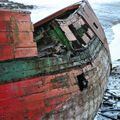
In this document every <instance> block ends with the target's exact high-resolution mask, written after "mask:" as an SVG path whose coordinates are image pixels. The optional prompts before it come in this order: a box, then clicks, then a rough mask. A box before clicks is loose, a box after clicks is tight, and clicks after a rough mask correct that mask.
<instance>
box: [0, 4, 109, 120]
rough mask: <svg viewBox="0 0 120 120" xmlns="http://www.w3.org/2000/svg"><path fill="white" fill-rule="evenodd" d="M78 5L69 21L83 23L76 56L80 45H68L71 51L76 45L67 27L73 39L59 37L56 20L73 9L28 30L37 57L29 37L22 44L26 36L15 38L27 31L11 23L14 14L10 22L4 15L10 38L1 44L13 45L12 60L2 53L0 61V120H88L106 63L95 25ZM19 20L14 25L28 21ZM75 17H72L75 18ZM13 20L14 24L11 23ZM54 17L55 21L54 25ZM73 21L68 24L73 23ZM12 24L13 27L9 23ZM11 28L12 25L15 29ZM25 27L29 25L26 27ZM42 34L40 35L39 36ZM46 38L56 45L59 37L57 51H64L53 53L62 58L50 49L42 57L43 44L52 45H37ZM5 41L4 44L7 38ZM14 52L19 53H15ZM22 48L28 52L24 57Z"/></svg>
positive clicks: (105, 48)
mask: <svg viewBox="0 0 120 120" xmlns="http://www.w3.org/2000/svg"><path fill="white" fill-rule="evenodd" d="M81 4H84V6H83V7H82V8H81V7H80V10H79V11H78V13H77V14H75V16H77V18H79V17H81V16H82V19H83V21H82V25H83V26H84V24H88V26H87V27H88V29H87V30H85V29H83V28H82V31H81V33H82V35H83V36H81V37H82V40H83V41H81V39H80V41H79V42H82V43H84V45H85V47H83V48H82V49H81V48H80V49H81V50H80V51H78V48H79V47H81V45H80V46H78V45H77V50H76V46H74V47H75V49H73V48H74V47H73V46H72V47H71V44H72V42H74V41H77V40H73V39H76V38H78V39H79V37H78V36H77V35H76V33H74V31H72V32H71V31H70V29H68V27H67V30H68V31H69V33H71V34H72V33H74V34H75V35H74V34H72V35H71V34H70V35H69V34H67V33H66V34H64V33H65V32H66V28H65V27H63V24H61V20H62V23H63V22H65V21H64V20H63V19H61V17H60V18H59V17H57V16H59V15H61V14H62V13H64V12H66V11H71V10H72V11H73V10H76V9H77V8H78V7H79V5H73V6H71V7H68V8H65V9H63V10H61V11H59V12H57V13H55V14H54V15H52V16H49V17H48V18H45V19H43V20H42V21H40V22H38V23H36V24H35V25H34V28H35V32H34V35H35V40H36V43H37V49H38V52H40V54H38V56H39V57H37V53H36V44H35V43H34V42H33V41H31V40H32V37H30V39H28V40H27V41H24V40H23V38H24V37H25V36H26V35H22V37H20V36H21V35H20V34H24V33H26V31H27V30H24V29H23V28H24V27H23V28H22V27H20V26H19V24H18V23H17V20H16V19H17V18H16V15H18V13H17V14H16V13H14V14H15V15H13V14H12V17H11V15H10V16H9V17H10V18H12V19H10V21H11V22H10V24H9V25H10V26H12V27H10V30H9V31H12V34H11V32H9V35H11V36H12V43H11V42H10V43H7V45H8V46H10V47H11V46H13V48H14V52H13V50H12V52H11V53H12V54H13V55H12V56H10V54H9V55H8V56H7V57H6V55H5V53H3V54H2V55H1V56H0V120H16V119H18V120H26V119H27V120H42V119H43V120H70V119H71V120H93V118H94V116H95V114H96V111H97V110H98V107H99V105H100V102H101V101H102V97H103V93H104V90H105V87H106V83H107V79H108V76H109V73H110V69H111V68H110V67H111V66H110V64H111V61H110V55H109V48H108V44H107V41H106V38H105V35H104V32H103V30H102V28H101V26H100V23H99V22H98V20H97V18H96V16H95V15H94V13H93V11H92V9H91V8H90V6H89V4H88V3H86V2H85V3H84V2H83V3H81ZM83 8H84V9H83ZM72 13H73V12H72ZM88 13H89V14H90V15H89V16H88ZM22 14H24V13H22ZM19 15H20V18H21V21H22V20H23V21H22V22H21V21H20V22H19V23H24V24H25V21H27V23H28V21H29V18H28V16H26V15H25V14H24V15H21V14H19ZM25 16H26V17H25ZM75 16H74V15H73V16H72V17H73V18H75ZM9 17H7V18H9ZM14 17H15V18H16V19H13V18H14ZM54 18H57V19H56V20H55V21H54ZM73 18H71V16H70V17H68V20H71V21H72V20H73ZM19 20H20V19H19ZM74 20H76V18H75V19H74ZM74 20H73V21H72V22H75V21H74ZM80 20H81V19H80ZM13 21H14V22H15V23H16V24H13V23H14V22H13ZM56 21H57V24H56ZM72 22H71V23H70V25H71V24H72ZM78 23H79V22H78ZM78 23H76V24H78ZM67 24H68V25H69V23H67ZM80 24H81V23H80ZM96 24H97V25H96ZM49 25H50V26H49ZM78 25H79V24H78ZM16 26H18V27H17V29H16ZM28 26H30V24H29V23H28ZM58 26H59V27H58ZM97 26H98V27H99V28H97ZM19 27H20V28H19ZM51 27H52V29H50V28H51ZM60 27H61V28H60ZM72 27H73V26H72ZM77 27H78V26H77ZM84 27H85V26H84ZM18 28H19V29H18ZM46 28H47V30H46ZM70 28H71V26H70ZM21 29H22V30H21ZM29 29H30V30H28V31H27V33H28V35H29V34H31V32H32V31H33V30H32V29H31V27H29ZM43 29H45V30H46V31H45V32H44V30H43ZM39 30H41V31H39ZM79 30H81V28H80V29H79ZM83 30H84V31H83ZM36 32H37V33H36ZM38 32H39V35H38ZM56 32H57V34H56ZM77 32H78V31H77ZM46 33H50V34H47V36H48V35H49V36H48V37H47V38H50V37H52V39H55V40H56V39H57V40H61V37H62V40H61V41H59V42H61V43H62V44H64V46H66V47H65V48H64V49H63V47H64V46H62V48H60V50H61V51H64V52H61V51H60V53H59V54H64V55H59V54H58V52H54V51H55V50H54V51H52V53H54V54H52V55H51V50H50V51H48V53H49V54H48V53H47V52H46V50H48V49H49V48H50V47H49V44H50V46H52V45H51V43H54V42H51V43H50V42H48V43H49V44H48V47H47V48H46V46H47V44H46V43H45V47H44V46H43V45H44V44H42V45H41V43H40V42H41V41H40V40H42V39H44V36H45V39H46ZM66 36H67V37H66ZM59 38H60V39H59ZM71 38H72V39H71ZM6 39H7V41H9V39H10V40H11V37H10V38H9V39H8V38H6ZM25 39H26V37H25ZM45 39H44V40H45ZM5 44H6V42H5ZM55 45H56V43H55ZM58 45H59V44H58ZM75 45H76V44H75ZM1 46H2V47H1ZM3 46H5V45H4V44H3V41H2V42H1V44H0V47H1V48H2V50H6V49H5V47H3ZM55 47H56V46H55ZM57 47H59V46H57ZM41 48H42V49H41ZM17 49H18V50H20V51H21V52H18V53H16V50H17ZM26 49H27V50H28V51H29V52H26ZM44 50H45V51H44ZM52 50H53V49H52ZM58 50H59V49H58ZM66 51H67V52H66ZM69 51H70V52H72V51H75V52H76V53H77V52H78V53H77V54H75V55H73V54H72V57H71V56H70V54H68V52H69ZM44 53H45V54H44ZM46 54H47V56H46ZM56 56H57V57H56Z"/></svg>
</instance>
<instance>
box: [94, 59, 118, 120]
mask: <svg viewBox="0 0 120 120" xmlns="http://www.w3.org/2000/svg"><path fill="white" fill-rule="evenodd" d="M95 120H120V60H117V61H115V62H114V63H113V69H112V71H111V74H110V77H109V81H108V85H107V89H106V91H105V94H104V98H103V102H102V104H101V106H100V109H99V111H98V113H97V116H96V118H95Z"/></svg>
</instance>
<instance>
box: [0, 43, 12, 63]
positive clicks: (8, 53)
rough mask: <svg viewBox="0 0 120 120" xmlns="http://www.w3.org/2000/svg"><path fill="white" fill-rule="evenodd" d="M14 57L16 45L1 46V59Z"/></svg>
mask: <svg viewBox="0 0 120 120" xmlns="http://www.w3.org/2000/svg"><path fill="white" fill-rule="evenodd" d="M13 58H14V46H13V45H3V46H0V61H3V60H8V59H13Z"/></svg>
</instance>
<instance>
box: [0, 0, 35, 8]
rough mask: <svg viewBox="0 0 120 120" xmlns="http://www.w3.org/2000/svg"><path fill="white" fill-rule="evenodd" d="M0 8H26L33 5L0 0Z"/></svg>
mask: <svg viewBox="0 0 120 120" xmlns="http://www.w3.org/2000/svg"><path fill="white" fill-rule="evenodd" d="M0 8H3V9H15V10H26V9H33V8H34V6H33V5H24V4H22V3H17V2H13V1H9V0H0Z"/></svg>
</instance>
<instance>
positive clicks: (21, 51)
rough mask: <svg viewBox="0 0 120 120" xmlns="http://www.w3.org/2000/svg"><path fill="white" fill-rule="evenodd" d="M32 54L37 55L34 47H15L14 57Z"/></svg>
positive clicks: (30, 55)
mask: <svg viewBox="0 0 120 120" xmlns="http://www.w3.org/2000/svg"><path fill="white" fill-rule="evenodd" d="M32 56H37V48H36V47H31V48H16V49H15V58H22V57H32Z"/></svg>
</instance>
